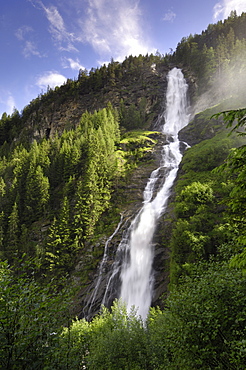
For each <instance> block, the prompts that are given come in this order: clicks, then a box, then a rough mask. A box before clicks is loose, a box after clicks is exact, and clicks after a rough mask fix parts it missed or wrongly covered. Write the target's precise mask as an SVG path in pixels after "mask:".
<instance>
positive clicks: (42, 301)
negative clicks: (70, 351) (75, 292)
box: [0, 263, 67, 370]
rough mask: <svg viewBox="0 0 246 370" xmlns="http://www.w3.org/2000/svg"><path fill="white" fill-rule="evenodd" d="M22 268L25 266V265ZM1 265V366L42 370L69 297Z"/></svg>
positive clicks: (55, 338) (56, 340)
mask: <svg viewBox="0 0 246 370" xmlns="http://www.w3.org/2000/svg"><path fill="white" fill-rule="evenodd" d="M22 267H23V266H22ZM24 271H25V275H24V274H23V275H17V276H16V275H14V274H13V272H12V271H11V270H10V268H9V267H8V266H7V264H6V263H1V264H0V323H1V325H0V367H1V369H6V370H7V369H43V368H45V365H44V364H45V362H47V363H49V362H50V361H51V358H52V356H53V353H52V352H53V348H54V347H55V346H56V345H57V344H58V338H59V334H60V332H61V328H62V327H61V324H62V323H64V322H66V316H67V313H66V305H67V298H66V297H65V295H64V294H63V293H60V294H58V293H56V294H54V293H52V286H51V285H50V284H49V285H48V286H46V287H41V286H39V285H38V284H37V283H36V282H35V280H34V279H33V278H30V279H29V278H27V277H26V268H24Z"/></svg>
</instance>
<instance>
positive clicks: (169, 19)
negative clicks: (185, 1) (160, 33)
mask: <svg viewBox="0 0 246 370" xmlns="http://www.w3.org/2000/svg"><path fill="white" fill-rule="evenodd" d="M175 18H176V14H175V13H174V12H173V11H172V10H169V11H168V12H167V13H166V14H164V17H163V21H167V22H173V20H174V19H175Z"/></svg>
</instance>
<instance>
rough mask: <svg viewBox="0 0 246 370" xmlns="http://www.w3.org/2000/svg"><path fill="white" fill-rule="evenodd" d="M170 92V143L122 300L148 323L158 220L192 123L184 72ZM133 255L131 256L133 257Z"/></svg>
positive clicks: (135, 235) (141, 221) (141, 216)
mask: <svg viewBox="0 0 246 370" xmlns="http://www.w3.org/2000/svg"><path fill="white" fill-rule="evenodd" d="M167 78H168V86H167V93H166V109H165V112H164V115H162V116H161V117H160V118H161V119H163V118H164V120H165V124H164V126H163V133H164V134H166V137H167V144H165V145H164V146H163V153H162V161H161V165H160V167H159V168H158V169H156V170H155V171H153V172H152V174H151V176H150V179H149V181H148V183H147V185H146V188H145V191H144V205H143V207H142V209H141V210H140V212H139V213H138V215H137V216H136V218H135V219H134V220H133V222H132V225H131V233H130V237H129V241H128V243H127V246H126V247H127V249H128V250H129V253H126V254H125V255H126V258H125V261H124V262H123V265H122V270H121V280H122V286H121V294H120V297H121V299H122V301H123V302H125V304H126V305H127V309H128V311H129V310H130V309H131V307H132V306H134V307H135V309H136V310H137V313H138V314H139V315H140V316H141V317H142V319H143V320H144V319H145V318H146V317H147V314H148V310H149V307H150V305H151V296H152V284H153V278H152V263H153V249H152V239H153V235H154V231H155V228H156V222H157V220H158V218H159V217H160V216H161V215H162V214H163V212H164V211H165V208H166V205H167V201H168V198H169V194H170V190H171V187H172V185H173V182H174V180H175V178H176V175H177V171H178V167H179V164H180V161H181V159H182V154H181V152H180V149H179V147H180V142H179V139H178V132H179V131H180V130H181V129H182V128H183V127H185V126H186V125H187V124H188V120H189V115H188V113H187V97H186V93H187V89H188V85H187V84H186V82H185V79H184V76H183V73H182V71H181V70H180V69H177V68H174V69H172V70H171V71H170V72H169V74H168V76H167ZM163 169H164V170H165V178H164V179H163V180H164V181H163V184H162V186H161V188H160V189H159V190H158V192H157V195H156V196H155V198H154V199H153V200H152V198H153V194H154V190H155V185H156V183H157V181H159V180H160V176H162V175H161V174H163V171H162V170H163ZM129 255H130V257H129Z"/></svg>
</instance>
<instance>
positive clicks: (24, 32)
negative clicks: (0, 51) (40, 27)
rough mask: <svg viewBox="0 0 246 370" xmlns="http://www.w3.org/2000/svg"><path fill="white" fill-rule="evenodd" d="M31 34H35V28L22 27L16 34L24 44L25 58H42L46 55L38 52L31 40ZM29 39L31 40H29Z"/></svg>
mask: <svg viewBox="0 0 246 370" xmlns="http://www.w3.org/2000/svg"><path fill="white" fill-rule="evenodd" d="M30 33H33V28H32V27H29V26H22V27H20V28H18V30H17V31H16V32H15V36H16V37H17V39H18V40H19V41H20V42H21V43H22V44H23V50H22V54H23V55H24V57H25V58H29V57H30V56H32V55H34V56H38V57H39V58H42V57H43V56H44V55H42V54H41V53H40V52H39V51H38V48H37V45H36V44H35V43H34V42H33V41H31V40H30V38H31V35H30ZM27 37H28V38H29V40H27Z"/></svg>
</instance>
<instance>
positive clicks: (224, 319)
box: [149, 263, 246, 370]
mask: <svg viewBox="0 0 246 370" xmlns="http://www.w3.org/2000/svg"><path fill="white" fill-rule="evenodd" d="M245 287H246V285H245V276H243V275H242V274H241V273H240V271H238V270H235V269H233V270H230V269H228V265H227V264H222V265H221V264H218V263H209V264H205V265H202V264H201V265H200V266H197V267H195V268H193V270H190V277H189V278H186V280H184V281H182V284H181V285H180V286H179V288H177V289H175V290H174V291H173V292H172V293H171V295H170V298H169V299H168V300H167V302H166V306H167V308H166V309H164V311H163V312H161V311H159V310H157V311H156V310H152V311H151V314H150V317H149V328H150V331H151V333H152V335H153V338H154V341H153V344H154V346H153V350H154V351H155V353H154V360H155V366H156V367H155V368H163V369H187V370H191V369H204V370H205V369H209V368H210V369H244V368H245V343H246V342H245V339H246V331H245V321H246V310H245V297H246V295H245ZM158 365H159V366H160V367H158Z"/></svg>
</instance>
